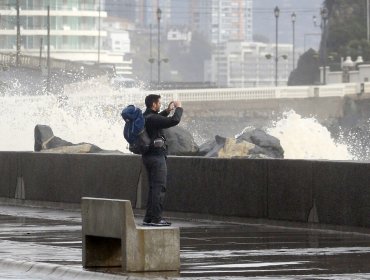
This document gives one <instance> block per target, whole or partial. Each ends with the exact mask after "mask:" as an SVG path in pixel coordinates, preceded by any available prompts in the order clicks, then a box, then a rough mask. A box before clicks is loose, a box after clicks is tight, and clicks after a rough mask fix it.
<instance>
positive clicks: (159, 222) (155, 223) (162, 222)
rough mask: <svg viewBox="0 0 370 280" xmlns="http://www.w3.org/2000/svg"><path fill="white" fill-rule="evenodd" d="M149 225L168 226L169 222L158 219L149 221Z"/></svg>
mask: <svg viewBox="0 0 370 280" xmlns="http://www.w3.org/2000/svg"><path fill="white" fill-rule="evenodd" d="M150 225H151V226H153V227H169V226H170V225H171V223H170V222H167V221H166V220H165V219H160V220H159V221H158V222H155V221H153V222H151V223H150Z"/></svg>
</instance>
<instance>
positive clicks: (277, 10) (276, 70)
mask: <svg viewBox="0 0 370 280" xmlns="http://www.w3.org/2000/svg"><path fill="white" fill-rule="evenodd" d="M274 15H275V19H276V45H275V52H276V54H275V86H276V87H277V86H278V60H279V51H278V43H279V36H278V34H279V15H280V9H279V7H278V6H276V7H275V9H274Z"/></svg>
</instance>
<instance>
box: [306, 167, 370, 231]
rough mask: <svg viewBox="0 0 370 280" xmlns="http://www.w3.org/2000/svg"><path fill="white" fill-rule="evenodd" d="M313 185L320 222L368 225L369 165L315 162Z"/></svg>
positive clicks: (369, 202) (369, 221) (369, 222)
mask: <svg viewBox="0 0 370 280" xmlns="http://www.w3.org/2000/svg"><path fill="white" fill-rule="evenodd" d="M313 189H314V197H315V201H316V207H317V215H318V219H319V222H320V223H324V224H337V225H346V226H363V227H369V226H370V219H369V217H370V165H369V163H359V162H316V163H315V164H314V167H313Z"/></svg>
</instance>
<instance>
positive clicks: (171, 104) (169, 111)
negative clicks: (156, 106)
mask: <svg viewBox="0 0 370 280" xmlns="http://www.w3.org/2000/svg"><path fill="white" fill-rule="evenodd" d="M174 109H175V102H174V101H172V102H170V104H168V107H167V112H168V113H171V111H172V110H174Z"/></svg>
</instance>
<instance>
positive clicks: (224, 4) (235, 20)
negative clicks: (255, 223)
mask: <svg viewBox="0 0 370 280" xmlns="http://www.w3.org/2000/svg"><path fill="white" fill-rule="evenodd" d="M190 26H191V27H192V29H193V31H199V32H201V33H203V34H204V35H205V36H206V37H207V38H208V39H209V41H210V42H212V43H213V44H222V43H225V42H227V41H235V40H238V41H247V42H251V41H252V40H253V0H204V1H197V0H190Z"/></svg>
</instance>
